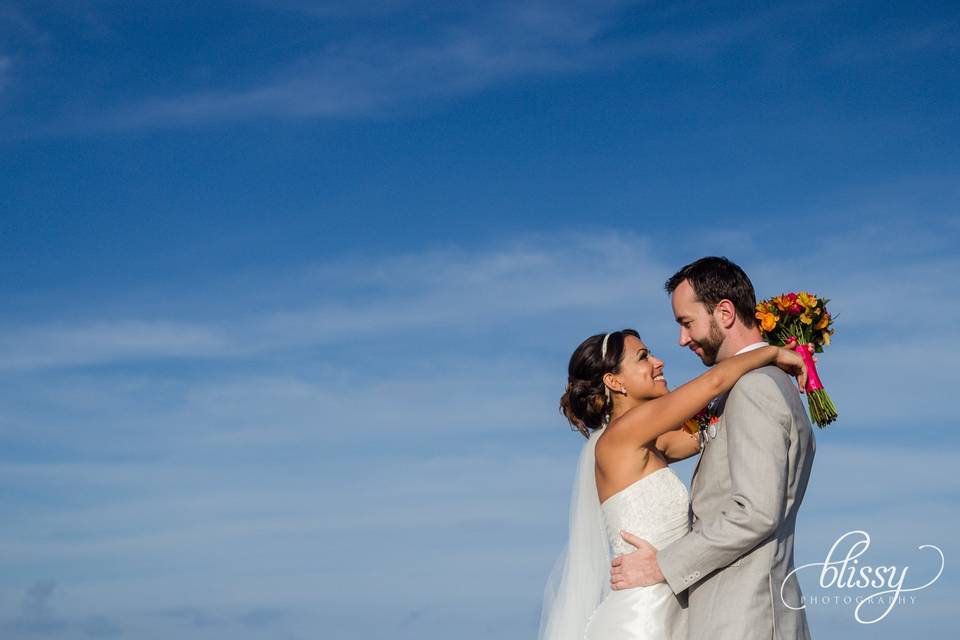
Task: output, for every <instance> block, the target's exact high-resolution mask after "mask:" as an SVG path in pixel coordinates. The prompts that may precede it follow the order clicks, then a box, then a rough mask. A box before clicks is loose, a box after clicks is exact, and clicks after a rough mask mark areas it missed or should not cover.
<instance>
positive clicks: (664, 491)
mask: <svg viewBox="0 0 960 640" xmlns="http://www.w3.org/2000/svg"><path fill="white" fill-rule="evenodd" d="M689 500H690V497H689V494H688V493H687V487H686V485H684V484H683V481H682V480H680V478H678V477H677V474H676V473H674V472H673V469H671V468H670V467H664V468H663V469H658V470H657V471H654V472H653V473H650V474H648V475H645V476H644V477H642V478H640V479H639V480H637V481H636V482H634V483H633V484H631V485H630V486H628V487H626V488H625V489H622V490H620V491H618V492H617V493H615V494H613V495H612V496H610V497H609V498H607V499H606V500H604V502H603V504H602V505H601V510H602V511H603V523H604V526H605V528H606V531H607V540H609V542H610V546H611V548H612V549H613V552H614V555H619V554H622V553H630V552H631V551H636V549H635V548H634V547H633V545H631V544H629V543H627V542H626V541H624V539H623V538H621V537H620V531H621V530H623V531H627V532H629V533H632V534H634V535H636V536H639V537H641V538H643V539H644V540H647V541H648V542H649V543H650V544H652V545H653V546H654V547H656V548H657V549H660V548H663V547H665V546H667V545H669V544H670V543H671V542H673V541H675V540H677V539H678V538H680V537H682V536H683V535H684V534H685V533H686V532H687V531H688V530H689V528H690V516H689Z"/></svg>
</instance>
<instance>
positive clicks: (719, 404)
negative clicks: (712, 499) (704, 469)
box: [690, 392, 729, 489]
mask: <svg viewBox="0 0 960 640" xmlns="http://www.w3.org/2000/svg"><path fill="white" fill-rule="evenodd" d="M727 395H729V392H728V393H725V394H723V395H722V396H719V397H717V398H715V399H714V400H713V401H712V402H711V404H712V405H713V408H712V409H711V411H710V412H711V413H713V414H715V415H717V416H718V417H719V418H720V422H718V423H717V434H719V433H720V429H722V428H723V426H724V418H723V409H724V407H725V406H726V404H727ZM713 439H714V438H711V437H710V436H709V435H707V436H706V437H705V439H704V445H703V450H701V451H700V458H699V459H698V460H697V466H696V467H695V468H694V469H693V476H692V477H691V478H690V488H691V489H693V487H694V483H695V482H696V480H697V473H698V472H699V471H700V465H701V464H703V457H704V456H705V455H707V448H708V447H709V446H710V442H711V441H712V440H713Z"/></svg>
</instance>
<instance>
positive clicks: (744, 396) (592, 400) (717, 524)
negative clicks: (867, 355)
mask: <svg viewBox="0 0 960 640" xmlns="http://www.w3.org/2000/svg"><path fill="white" fill-rule="evenodd" d="M666 289H667V292H668V293H669V294H670V299H671V304H672V306H673V314H674V317H675V318H676V321H677V323H678V324H679V325H680V344H681V345H682V346H685V347H688V348H689V349H690V350H692V351H693V352H694V353H695V354H696V355H697V356H698V357H699V358H700V360H701V361H703V363H704V364H705V365H706V366H708V367H710V369H709V370H708V371H707V372H706V373H704V374H702V375H700V376H699V377H697V378H695V379H693V380H691V381H690V382H687V383H686V384H683V385H681V386H679V387H677V388H676V389H674V390H673V391H671V390H669V388H668V386H667V381H666V379H665V378H664V375H663V364H664V363H663V361H662V360H660V359H658V358H657V357H656V356H655V355H654V354H653V353H652V352H651V351H650V349H649V347H648V345H646V344H645V343H644V342H643V340H642V339H641V338H640V336H639V334H638V333H637V332H636V331H634V330H632V329H625V330H622V331H615V332H612V333H606V334H598V335H595V336H591V337H590V338H588V339H587V340H585V341H584V342H583V343H582V344H581V345H580V346H579V347H577V349H576V351H574V353H573V356H572V357H571V358H570V365H569V371H568V374H569V379H568V384H567V390H566V392H565V393H564V395H563V397H562V399H561V403H560V404H561V410H562V411H563V413H564V415H566V417H567V419H568V420H569V421H570V423H571V424H572V425H573V426H574V427H576V429H577V430H578V431H579V432H580V433H582V434H583V435H584V436H585V437H586V439H587V441H586V443H585V444H584V446H583V451H582V453H581V455H580V459H579V463H578V468H577V474H576V480H575V482H574V487H573V495H572V498H571V504H570V539H569V543H568V546H567V549H566V551H565V553H564V555H563V556H561V558H560V560H559V561H558V562H557V565H556V567H555V568H554V571H553V573H552V574H551V577H550V580H549V582H548V584H547V588H546V591H545V594H544V605H543V610H542V613H541V621H540V634H539V637H540V640H568V639H569V640H688V639H689V640H707V639H709V640H749V639H757V640H759V639H764V640H766V639H770V640H794V639H807V638H809V637H810V632H809V629H808V627H807V621H806V618H805V616H804V612H803V610H802V609H801V610H798V609H796V608H795V605H796V603H798V602H800V601H801V598H802V596H801V593H800V586H799V584H798V583H797V580H796V577H795V574H793V573H792V570H793V537H794V529H795V525H796V518H797V511H798V509H799V507H800V503H801V501H802V500H803V494H804V491H805V490H806V487H807V480H808V478H809V476H810V469H811V466H812V464H813V457H814V451H815V448H816V445H815V441H814V436H813V431H812V429H811V426H810V421H809V420H808V418H807V413H806V410H805V408H804V406H803V403H802V402H801V399H800V395H799V393H798V388H799V389H800V392H802V390H803V388H804V383H805V381H806V375H807V371H806V368H805V367H804V364H803V360H802V359H801V357H800V356H799V355H798V354H797V353H795V352H794V351H792V350H789V349H786V348H780V347H773V346H769V345H767V344H766V343H765V342H764V341H763V340H762V338H761V334H760V329H759V327H758V326H757V322H756V319H755V317H754V313H755V307H756V295H755V293H754V289H753V285H752V284H751V282H750V279H749V278H748V277H747V275H746V274H745V273H744V272H743V270H742V269H741V268H740V267H738V266H737V265H736V264H734V263H732V262H731V261H729V260H727V259H726V258H717V257H707V258H702V259H700V260H697V261H696V262H694V263H691V264H689V265H687V266H685V267H683V268H682V269H681V270H680V271H678V272H677V273H676V274H675V275H674V276H673V277H671V278H670V279H669V280H668V281H667V283H666ZM791 377H795V378H796V381H794V380H792V379H791ZM704 406H706V407H707V414H703V413H702V410H703V408H704ZM697 414H700V415H701V421H702V422H704V423H705V425H707V426H708V428H706V429H704V430H702V431H701V432H699V433H696V434H691V433H689V432H688V431H687V430H685V429H684V428H683V427H682V425H683V424H684V422H685V421H687V420H689V419H690V418H692V417H693V416H695V415H697ZM705 415H706V417H703V416H705ZM697 453H699V454H700V460H699V462H698V464H697V468H696V470H695V471H694V474H693V480H692V482H691V493H690V494H689V495H688V493H687V489H686V486H685V485H684V483H683V482H682V481H681V480H680V479H679V478H678V477H677V475H676V474H675V473H674V472H673V470H672V469H671V468H670V467H669V464H670V463H671V462H674V461H677V460H682V459H684V458H689V457H691V456H693V455H696V454H697ZM611 558H613V559H612V562H611ZM786 603H792V604H793V605H794V606H793V607H791V606H788V605H787V604H786Z"/></svg>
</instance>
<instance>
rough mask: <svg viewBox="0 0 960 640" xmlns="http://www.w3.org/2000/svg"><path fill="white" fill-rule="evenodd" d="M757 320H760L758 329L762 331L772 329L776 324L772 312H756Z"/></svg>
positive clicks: (775, 317) (775, 318)
mask: <svg viewBox="0 0 960 640" xmlns="http://www.w3.org/2000/svg"><path fill="white" fill-rule="evenodd" d="M756 315H757V320H759V321H760V330H761V331H764V332H770V331H773V330H774V328H775V327H776V326H777V316H776V315H775V314H773V313H763V312H760V311H758V312H757V314H756Z"/></svg>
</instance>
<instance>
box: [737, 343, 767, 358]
mask: <svg viewBox="0 0 960 640" xmlns="http://www.w3.org/2000/svg"><path fill="white" fill-rule="evenodd" d="M768 346H770V345H768V344H767V343H766V342H754V343H753V344H748V345H747V346H745V347H744V348H743V349H740V351H737V352H736V353H735V354H733V355H735V356H738V355H740V354H741V353H746V352H747V351H753V350H754V349H762V348H763V347H768Z"/></svg>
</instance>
